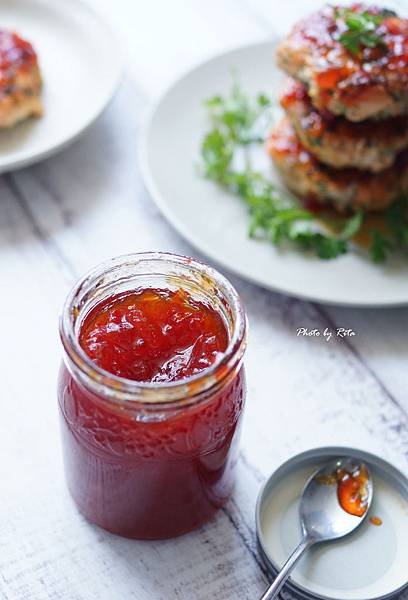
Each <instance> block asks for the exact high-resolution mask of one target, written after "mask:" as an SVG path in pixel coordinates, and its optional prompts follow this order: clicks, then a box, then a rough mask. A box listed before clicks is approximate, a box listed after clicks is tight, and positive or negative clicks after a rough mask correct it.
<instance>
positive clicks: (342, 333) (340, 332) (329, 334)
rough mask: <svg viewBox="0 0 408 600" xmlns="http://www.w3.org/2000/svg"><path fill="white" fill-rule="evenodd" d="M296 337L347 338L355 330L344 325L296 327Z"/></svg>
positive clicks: (352, 334) (352, 335)
mask: <svg viewBox="0 0 408 600" xmlns="http://www.w3.org/2000/svg"><path fill="white" fill-rule="evenodd" d="M296 335H297V337H319V338H323V339H324V340H326V342H329V341H330V340H332V339H335V338H348V337H354V336H355V335H357V334H356V332H355V331H354V329H351V328H349V329H347V328H346V327H337V328H336V329H329V328H328V327H325V329H310V328H309V327H298V328H297V329H296Z"/></svg>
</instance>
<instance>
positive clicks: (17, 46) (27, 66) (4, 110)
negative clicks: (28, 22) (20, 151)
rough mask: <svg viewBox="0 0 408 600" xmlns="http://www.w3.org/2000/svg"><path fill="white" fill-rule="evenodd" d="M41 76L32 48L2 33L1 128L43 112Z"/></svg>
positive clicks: (0, 66)
mask: <svg viewBox="0 0 408 600" xmlns="http://www.w3.org/2000/svg"><path fill="white" fill-rule="evenodd" d="M41 85H42V83H41V73H40V69H39V66H38V61H37V55H36V53H35V51H34V49H33V47H32V45H31V44H30V43H29V42H27V41H26V40H23V39H22V38H21V37H20V36H19V35H17V34H16V33H13V32H9V31H1V30H0V128H7V127H12V126H13V125H15V124H16V123H19V122H20V121H23V120H24V119H27V118H28V117H31V116H37V117H38V116H41V115H42V112H43V108H42V102H41V98H40V92H41Z"/></svg>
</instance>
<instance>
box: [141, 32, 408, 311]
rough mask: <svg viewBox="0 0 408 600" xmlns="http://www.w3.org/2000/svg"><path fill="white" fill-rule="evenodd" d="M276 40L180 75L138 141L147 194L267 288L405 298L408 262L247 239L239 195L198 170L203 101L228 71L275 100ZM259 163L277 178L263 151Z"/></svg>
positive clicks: (205, 247) (196, 240)
mask: <svg viewBox="0 0 408 600" xmlns="http://www.w3.org/2000/svg"><path fill="white" fill-rule="evenodd" d="M275 49H276V44H275V43H273V42H265V43H259V44H255V45H251V46H246V47H242V48H239V49H237V50H232V51H230V52H226V53H225V54H222V55H220V56H217V57H215V58H213V59H211V60H208V61H207V62H205V63H203V64H201V65H199V66H198V67H196V68H195V69H193V70H192V71H190V72H189V73H187V75H185V76H184V77H182V78H181V79H179V80H178V81H177V82H176V83H175V84H174V85H173V86H172V87H171V88H170V89H169V90H168V91H167V92H165V93H164V95H163V96H162V97H161V98H160V100H159V101H158V103H157V104H156V106H155V107H154V109H153V111H152V114H151V116H150V119H148V121H147V124H146V127H145V131H144V134H143V136H142V139H141V146H140V160H141V166H142V172H143V174H144V178H145V182H146V185H147V188H148V190H149V191H150V194H151V195H152V197H153V199H154V200H155V202H156V203H157V205H158V207H159V208H160V210H161V211H162V212H163V214H164V216H165V217H166V218H167V219H168V221H170V223H171V224H172V225H173V226H174V227H175V228H176V229H177V230H178V231H179V232H180V233H181V235H183V236H184V237H185V238H186V239H187V240H188V241H189V242H190V243H191V244H192V245H193V246H195V247H197V248H198V249H199V250H200V251H201V252H203V253H204V254H206V255H207V256H208V257H209V258H211V259H212V260H213V261H214V262H216V263H218V264H219V265H221V266H224V267H225V268H227V269H229V270H231V271H233V272H235V273H237V274H238V275H241V276H242V277H245V278H246V279H248V280H250V281H253V282H255V283H258V284H260V285H262V286H264V287H266V288H269V289H271V290H275V291H280V292H284V293H286V294H289V295H291V296H297V297H300V298H306V299H309V300H316V301H318V302H323V303H328V304H338V305H348V306H362V307H369V306H371V307H379V306H397V305H403V304H407V303H408V260H407V257H398V258H397V257H395V258H394V259H393V260H390V261H389V262H388V263H387V264H386V265H384V266H378V265H374V264H372V263H371V262H370V259H369V257H368V256H366V254H365V253H363V252H361V251H358V250H356V251H355V252H350V253H349V254H347V255H345V256H342V257H341V258H338V259H335V260H332V261H324V260H321V259H319V258H316V257H314V256H310V255H308V254H306V253H301V252H299V251H297V250H296V249H291V248H289V249H286V250H284V249H278V248H275V247H274V246H272V244H269V243H268V242H265V241H257V240H251V239H249V238H248V222H249V221H248V212H247V208H246V206H244V205H243V203H242V202H241V201H240V200H239V199H237V198H236V197H234V196H232V195H230V194H228V193H226V192H224V191H223V190H221V189H220V188H219V187H217V186H216V185H214V184H213V183H212V182H210V181H206V180H205V179H204V178H203V177H201V176H200V174H199V173H198V172H197V168H196V167H197V163H198V160H199V149H200V143H201V139H202V138H203V135H204V134H205V132H206V131H208V129H209V124H208V122H207V119H206V116H205V111H204V107H203V101H204V100H205V99H207V98H209V97H211V96H213V95H214V94H226V93H228V92H229V91H230V88H231V84H232V81H233V77H232V75H233V73H235V74H236V78H237V79H238V81H239V82H240V84H241V86H242V88H243V89H244V90H245V91H248V92H249V93H250V94H257V93H259V92H265V93H267V94H268V95H269V96H272V97H275V98H277V95H278V92H279V88H280V85H281V83H282V79H283V77H284V75H283V74H282V73H281V72H280V71H279V70H278V69H277V67H276V66H275V63H274V54H275ZM255 159H256V161H257V165H256V166H257V168H259V170H261V171H264V172H267V173H268V174H269V176H270V177H271V179H272V180H276V181H278V177H277V174H276V173H275V172H274V170H273V168H272V166H271V164H270V161H269V159H268V158H267V157H266V153H265V152H264V150H263V149H262V148H260V149H259V152H258V156H257V157H255Z"/></svg>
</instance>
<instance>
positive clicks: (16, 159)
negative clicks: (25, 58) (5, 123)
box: [0, 0, 121, 172]
mask: <svg viewBox="0 0 408 600" xmlns="http://www.w3.org/2000/svg"><path fill="white" fill-rule="evenodd" d="M0 27H1V28H5V29H12V30H15V31H17V33H19V34H20V35H21V36H22V37H23V38H26V39H27V40H29V41H30V42H31V43H32V44H33V46H34V49H35V50H36V52H37V54H38V59H39V63H40V68H41V72H42V75H43V79H44V88H43V102H44V115H43V117H41V118H39V119H37V118H32V119H29V120H27V121H25V122H23V123H21V124H19V125H17V126H16V127H14V128H12V129H10V130H1V131H0V172H4V171H10V170H12V169H16V168H19V167H23V166H26V165H29V164H31V163H34V162H36V161H38V160H40V159H43V158H46V157H48V156H50V155H51V154H54V153H55V152H57V151H58V150H61V149H62V148H63V147H64V146H66V145H67V144H68V143H70V142H72V141H73V140H74V139H76V138H77V137H78V136H79V135H80V134H81V133H83V132H84V131H85V129H86V128H87V127H88V126H89V125H90V124H91V123H93V121H95V119H96V118H97V117H98V116H99V115H100V114H101V112H102V111H103V109H104V108H105V106H106V105H107V103H108V101H109V100H110V98H111V97H112V95H113V93H114V91H115V89H116V87H117V85H118V83H119V79H120V74H121V54H120V52H119V51H118V43H117V41H116V40H115V39H114V38H113V36H112V32H111V31H110V29H109V27H107V25H106V24H105V23H104V21H103V20H102V19H100V18H99V16H98V15H96V14H95V13H94V12H93V11H92V10H91V9H90V8H88V7H87V6H86V5H85V4H82V2H80V1H79V0H70V1H69V2H66V1H64V0H2V1H1V2H0Z"/></svg>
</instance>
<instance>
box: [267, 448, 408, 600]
mask: <svg viewBox="0 0 408 600" xmlns="http://www.w3.org/2000/svg"><path fill="white" fill-rule="evenodd" d="M341 456H352V457H355V458H357V459H358V460H362V461H363V462H365V463H366V464H367V465H368V467H369V469H370V471H371V474H372V476H373V483H374V496H373V502H372V506H371V508H370V512H369V513H368V515H367V517H366V518H365V520H364V523H362V525H361V526H360V527H359V528H358V529H357V530H356V531H355V532H354V533H353V534H351V535H350V536H347V537H345V538H343V539H341V540H338V541H335V542H327V543H324V544H323V543H322V544H317V545H316V546H315V547H314V548H312V549H311V550H310V551H309V554H308V555H306V556H304V557H303V558H302V561H301V562H300V563H299V564H298V565H297V567H296V568H295V570H294V571H293V574H292V575H291V578H290V580H289V581H288V582H287V584H286V586H287V589H289V590H290V591H291V592H292V593H294V594H295V596H296V597H300V598H310V599H312V598H313V599H314V598H317V599H321V600H376V599H384V598H390V597H394V596H395V595H397V594H400V593H401V592H402V590H403V589H405V587H406V586H407V585H408V570H407V557H408V480H407V478H406V477H405V476H404V475H403V474H402V473H400V472H399V471H398V470H397V469H395V468H394V467H393V466H392V465H390V464H389V463H387V462H386V461H384V460H382V459H380V458H378V457H376V456H374V455H373V454H369V453H367V452H362V451H360V450H355V449H352V448H341V447H336V448H334V447H332V448H318V449H315V450H310V451H308V452H304V453H302V454H299V455H297V456H295V457H294V458H292V459H290V460H289V461H287V462H286V463H284V464H283V465H282V466H281V467H280V468H279V469H278V470H277V471H275V473H273V475H272V476H271V477H270V478H269V479H268V481H267V482H266V484H265V486H264V487H263V489H262V490H261V492H260V494H259V497H258V503H257V508H256V522H257V536H258V543H259V549H260V553H261V555H262V558H263V560H264V562H265V564H266V566H267V567H268V569H269V570H270V572H271V573H272V574H273V575H276V572H277V570H278V569H280V568H281V567H282V565H283V563H284V562H285V560H286V559H287V557H288V556H289V554H290V553H291V551H292V550H293V549H294V548H295V546H296V545H297V544H298V542H299V541H300V539H301V528H300V523H299V515H298V508H299V500H300V495H301V493H302V490H303V487H304V484H305V482H306V481H307V479H308V478H309V477H310V475H311V474H312V473H313V472H314V471H315V470H316V469H318V468H319V467H320V466H321V465H323V464H324V463H327V462H329V461H330V460H331V459H333V458H336V457H341ZM374 516H375V517H379V518H380V519H381V521H382V524H381V525H379V526H378V525H375V524H373V523H372V522H371V521H370V517H374Z"/></svg>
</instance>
